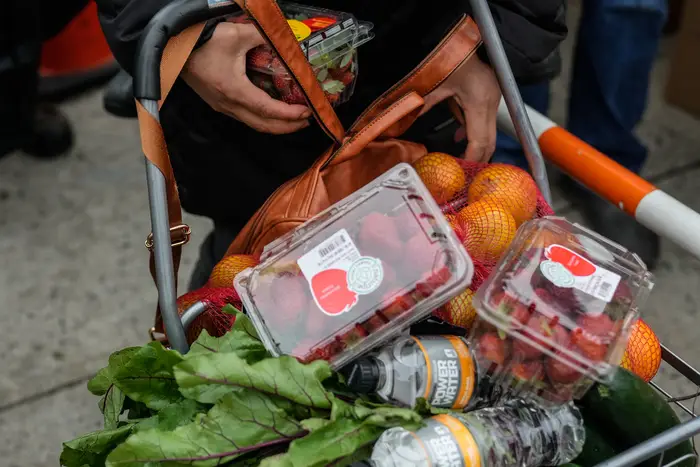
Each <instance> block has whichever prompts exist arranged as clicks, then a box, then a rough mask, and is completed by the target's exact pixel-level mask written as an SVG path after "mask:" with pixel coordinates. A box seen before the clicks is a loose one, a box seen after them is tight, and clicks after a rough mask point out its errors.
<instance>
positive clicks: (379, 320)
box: [362, 313, 389, 334]
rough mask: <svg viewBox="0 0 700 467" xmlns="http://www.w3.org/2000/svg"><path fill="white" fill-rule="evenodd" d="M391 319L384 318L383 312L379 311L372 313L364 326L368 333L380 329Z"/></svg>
mask: <svg viewBox="0 0 700 467" xmlns="http://www.w3.org/2000/svg"><path fill="white" fill-rule="evenodd" d="M388 322H389V320H388V319H386V318H384V317H383V316H382V315H381V314H379V313H377V314H374V315H372V317H371V318H370V319H368V320H367V321H365V322H364V323H362V326H363V327H364V328H365V330H366V331H367V332H368V333H370V334H371V333H373V332H377V331H379V330H380V329H381V328H382V327H384V325H385V324H386V323H388Z"/></svg>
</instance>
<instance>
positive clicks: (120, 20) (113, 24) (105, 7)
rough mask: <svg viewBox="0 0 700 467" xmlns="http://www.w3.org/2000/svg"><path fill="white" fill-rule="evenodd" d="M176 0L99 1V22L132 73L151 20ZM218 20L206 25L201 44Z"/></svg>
mask: <svg viewBox="0 0 700 467" xmlns="http://www.w3.org/2000/svg"><path fill="white" fill-rule="evenodd" d="M172 1H173V0H96V3H97V8H98V12H99V18H100V24H101V25H102V30H103V31H104V34H105V37H106V38H107V42H108V43H109V47H110V49H111V50H112V53H113V54H114V57H115V58H116V59H117V61H118V62H119V64H120V65H121V66H122V68H124V69H125V70H126V71H127V72H129V74H131V73H132V71H133V66H134V56H135V54H136V46H137V44H138V42H139V38H140V37H141V32H142V31H143V30H144V28H145V27H146V25H147V24H148V22H149V21H150V20H151V18H153V16H155V14H156V13H157V12H158V11H160V10H161V9H162V8H163V7H164V6H165V5H167V4H168V3H170V2H172ZM217 23H218V22H217V21H213V22H210V23H208V24H207V27H206V28H205V29H204V32H203V33H202V36H201V38H200V42H199V43H200V44H201V43H203V42H204V41H206V40H208V39H209V38H210V37H211V34H212V33H213V31H214V26H215V25H216V24H217Z"/></svg>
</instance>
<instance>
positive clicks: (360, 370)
mask: <svg viewBox="0 0 700 467" xmlns="http://www.w3.org/2000/svg"><path fill="white" fill-rule="evenodd" d="M342 373H343V375H345V382H346V384H347V386H348V388H350V389H351V390H353V391H355V392H358V393H360V394H370V393H372V392H374V391H376V390H377V387H378V386H379V381H380V377H381V373H380V371H379V364H378V363H377V361H376V359H374V358H361V359H359V360H356V361H354V362H353V363H352V364H350V365H349V367H346V368H344V369H343V371H342Z"/></svg>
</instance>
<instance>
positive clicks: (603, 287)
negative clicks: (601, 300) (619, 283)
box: [600, 282, 612, 295]
mask: <svg viewBox="0 0 700 467" xmlns="http://www.w3.org/2000/svg"><path fill="white" fill-rule="evenodd" d="M610 289H612V284H611V283H609V282H603V283H602V284H600V293H601V294H602V295H608V294H609V293H610Z"/></svg>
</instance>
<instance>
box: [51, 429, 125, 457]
mask: <svg viewBox="0 0 700 467" xmlns="http://www.w3.org/2000/svg"><path fill="white" fill-rule="evenodd" d="M132 429H133V425H131V424H127V425H124V426H122V427H120V428H115V429H113V430H100V431H94V432H92V433H88V434H86V435H83V436H81V437H79V438H75V439H74V440H72V441H68V442H66V443H63V452H61V459H60V462H61V465H63V466H66V467H82V466H83V465H88V466H90V467H98V466H101V465H104V463H105V459H106V458H107V455H108V454H109V453H110V451H112V449H114V448H115V447H116V446H117V445H118V444H119V443H121V442H123V441H124V440H125V439H127V437H128V436H129V434H130V433H131V431H132Z"/></svg>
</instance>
